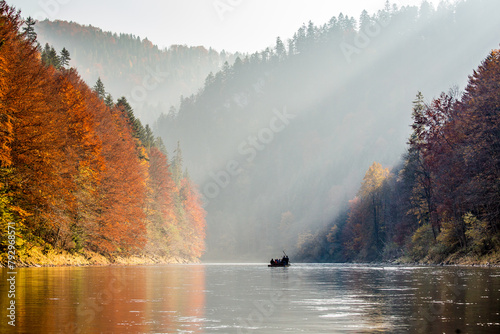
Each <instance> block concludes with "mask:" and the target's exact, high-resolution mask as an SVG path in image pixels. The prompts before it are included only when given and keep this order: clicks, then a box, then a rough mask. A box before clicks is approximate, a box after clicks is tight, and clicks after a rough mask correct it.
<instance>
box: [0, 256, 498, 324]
mask: <svg viewBox="0 0 500 334" xmlns="http://www.w3.org/2000/svg"><path fill="white" fill-rule="evenodd" d="M6 272H7V271H6V270H2V281H1V282H0V293H1V295H2V299H1V307H2V309H3V310H5V309H6V308H7V306H8V305H7V303H8V300H7V298H5V296H6V295H7V290H8V287H7V284H6V278H7V277H6ZM17 272H18V274H17V289H16V292H17V296H16V303H17V304H16V305H17V308H16V317H17V319H16V325H17V326H16V327H15V328H12V327H10V326H8V325H7V321H5V320H4V321H2V322H1V323H0V332H2V333H174V332H175V333H178V332H180V333H297V332H304V333H373V332H380V333H400V332H411V333H443V332H444V333H455V332H456V331H457V330H460V331H461V332H462V333H473V332H481V333H497V332H499V329H500V309H499V306H498V305H500V269H498V268H491V269H488V268H460V267H418V266H417V267H402V266H399V267H391V266H386V267H384V266H362V265H347V266H346V265H300V264H298V265H294V266H292V267H290V268H267V266H265V265H263V264H262V265H261V264H259V265H169V266H134V267H86V268H24V269H22V268H20V269H17ZM4 313H5V312H3V313H2V314H4ZM3 317H4V315H3Z"/></svg>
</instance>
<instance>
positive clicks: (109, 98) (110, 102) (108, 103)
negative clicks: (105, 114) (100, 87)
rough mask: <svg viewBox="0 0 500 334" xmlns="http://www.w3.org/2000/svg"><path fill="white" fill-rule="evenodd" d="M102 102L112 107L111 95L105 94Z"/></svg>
mask: <svg viewBox="0 0 500 334" xmlns="http://www.w3.org/2000/svg"><path fill="white" fill-rule="evenodd" d="M104 104H105V105H106V106H108V107H109V108H112V107H113V105H114V102H113V97H112V96H111V94H107V95H106V98H105V99H104Z"/></svg>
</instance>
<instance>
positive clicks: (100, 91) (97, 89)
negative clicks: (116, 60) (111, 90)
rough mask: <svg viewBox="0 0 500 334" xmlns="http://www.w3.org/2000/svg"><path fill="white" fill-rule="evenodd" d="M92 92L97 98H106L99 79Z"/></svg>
mask: <svg viewBox="0 0 500 334" xmlns="http://www.w3.org/2000/svg"><path fill="white" fill-rule="evenodd" d="M94 92H96V94H97V96H98V97H99V98H100V99H101V100H104V98H105V97H106V89H105V88H104V84H103V83H102V81H101V77H99V78H97V81H96V83H95V85H94Z"/></svg>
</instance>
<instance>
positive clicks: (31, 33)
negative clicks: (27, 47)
mask: <svg viewBox="0 0 500 334" xmlns="http://www.w3.org/2000/svg"><path fill="white" fill-rule="evenodd" d="M25 23H26V27H24V28H23V33H24V34H25V36H26V38H27V39H28V40H29V41H30V42H31V43H34V42H35V41H36V36H37V35H36V32H35V24H36V21H35V20H34V19H33V18H32V17H31V16H28V18H27V19H26V22H25Z"/></svg>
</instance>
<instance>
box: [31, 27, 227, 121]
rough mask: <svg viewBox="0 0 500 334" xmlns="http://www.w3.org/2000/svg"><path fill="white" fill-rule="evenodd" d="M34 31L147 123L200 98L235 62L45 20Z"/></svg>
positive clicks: (88, 79) (195, 49) (215, 54)
mask: <svg viewBox="0 0 500 334" xmlns="http://www.w3.org/2000/svg"><path fill="white" fill-rule="evenodd" d="M35 30H36V33H37V35H38V37H37V39H38V41H39V43H40V44H42V46H43V45H45V43H49V44H51V45H53V46H54V47H55V49H56V50H62V48H63V47H65V48H66V49H67V50H68V51H69V52H70V55H71V58H72V59H71V62H70V65H71V66H73V67H76V68H77V69H78V71H79V72H80V73H81V75H82V77H83V79H84V80H85V81H86V82H87V83H88V84H89V85H91V86H93V85H94V83H95V82H96V81H97V78H98V77H101V80H102V81H103V82H104V85H105V86H106V89H107V91H108V92H109V93H110V94H111V95H112V96H113V97H115V99H116V98H119V97H120V96H126V97H127V99H128V101H130V103H131V104H132V106H133V107H134V109H135V110H136V113H137V115H138V116H139V117H140V118H141V120H142V121H143V122H146V123H149V122H152V121H154V120H155V119H156V118H157V117H158V116H159V115H160V114H161V112H162V111H163V112H168V110H169V108H170V106H172V105H174V106H175V105H178V103H179V97H180V96H181V95H190V94H193V93H196V92H197V91H198V89H199V88H200V87H202V86H203V83H204V80H205V78H206V76H207V75H208V74H209V73H210V72H216V71H218V70H219V69H220V68H221V66H222V65H223V64H224V62H226V61H228V62H232V60H233V59H234V56H233V55H229V54H226V53H225V52H221V53H218V52H216V51H215V50H213V49H208V50H207V49H206V48H204V47H202V46H197V47H188V46H185V45H173V46H171V47H169V48H168V49H166V50H160V49H159V48H158V47H157V46H156V45H153V44H152V43H151V42H150V41H149V40H148V39H147V38H146V39H141V38H140V37H137V36H134V35H128V34H119V35H118V34H113V33H111V32H105V31H102V30H101V29H99V28H95V27H92V26H84V25H80V24H77V23H74V22H66V21H48V20H45V21H41V22H37V24H36V25H35ZM158 104H160V106H159V107H158V106H157V105H158Z"/></svg>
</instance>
